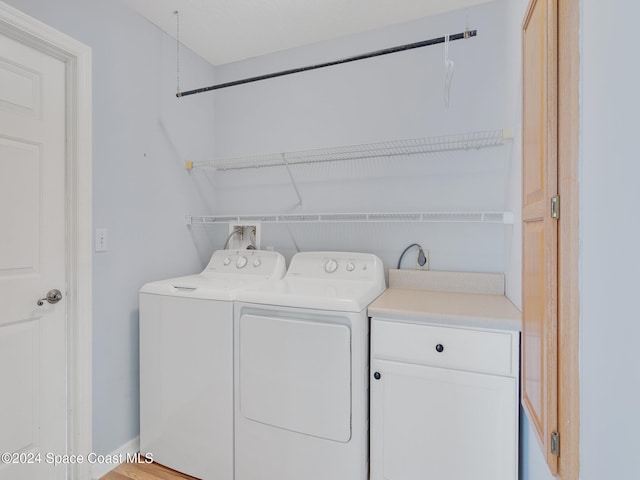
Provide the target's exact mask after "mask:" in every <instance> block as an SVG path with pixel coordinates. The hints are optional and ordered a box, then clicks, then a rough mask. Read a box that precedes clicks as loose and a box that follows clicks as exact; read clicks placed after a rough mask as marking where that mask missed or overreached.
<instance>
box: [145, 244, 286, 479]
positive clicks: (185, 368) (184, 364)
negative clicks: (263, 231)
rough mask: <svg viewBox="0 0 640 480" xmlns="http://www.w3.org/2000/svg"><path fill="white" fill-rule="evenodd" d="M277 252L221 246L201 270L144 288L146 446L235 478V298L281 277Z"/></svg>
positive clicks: (172, 463) (182, 466) (205, 472)
mask: <svg viewBox="0 0 640 480" xmlns="http://www.w3.org/2000/svg"><path fill="white" fill-rule="evenodd" d="M285 270H286V267H285V260H284V257H283V256H282V255H280V254H279V253H276V252H267V251H247V250H236V251H229V250H219V251H217V252H215V253H214V254H213V256H212V257H211V260H210V261H209V264H208V265H207V268H206V269H205V270H204V271H203V272H202V273H200V274H197V275H191V276H187V277H180V278H174V279H169V280H163V281H159V282H153V283H148V284H146V285H144V286H143V287H142V289H141V290H140V451H141V453H142V454H151V456H152V458H153V460H154V461H156V462H158V463H161V464H163V465H165V466H167V467H169V468H171V469H174V470H177V471H180V472H183V473H186V474H188V475H191V476H194V477H197V478H201V479H205V480H233V299H234V298H235V296H236V294H237V293H238V292H239V291H241V290H242V289H243V288H247V287H248V286H251V285H257V284H264V283H268V282H269V281H271V280H273V279H280V278H282V276H283V275H284V274H285Z"/></svg>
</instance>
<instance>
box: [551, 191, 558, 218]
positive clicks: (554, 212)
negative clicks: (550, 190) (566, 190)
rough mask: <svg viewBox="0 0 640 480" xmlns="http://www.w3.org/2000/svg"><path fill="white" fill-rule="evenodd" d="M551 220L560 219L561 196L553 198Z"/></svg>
mask: <svg viewBox="0 0 640 480" xmlns="http://www.w3.org/2000/svg"><path fill="white" fill-rule="evenodd" d="M551 218H560V195H554V196H553V197H551Z"/></svg>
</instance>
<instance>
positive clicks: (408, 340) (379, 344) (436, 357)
mask: <svg viewBox="0 0 640 480" xmlns="http://www.w3.org/2000/svg"><path fill="white" fill-rule="evenodd" d="M514 335H515V334H510V333H506V332H494V331H484V330H471V329H465V328H450V327H440V326H433V325H419V324H412V323H400V322H392V321H391V322H390V321H384V320H376V319H375V318H374V319H373V321H372V323H371V355H372V357H373V358H379V359H386V360H392V361H397V362H407V363H417V364H422V365H431V366H435V367H442V368H455V369H458V370H467V371H472V372H482V373H490V374H495V375H507V376H516V375H517V371H518V368H519V365H518V350H517V342H516V341H514Z"/></svg>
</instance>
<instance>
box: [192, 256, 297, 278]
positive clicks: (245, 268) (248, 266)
mask: <svg viewBox="0 0 640 480" xmlns="http://www.w3.org/2000/svg"><path fill="white" fill-rule="evenodd" d="M285 271H286V264H285V260H284V257H283V256H282V255H281V254H280V253H278V252H272V251H268V250H217V251H215V252H213V255H212V256H211V260H209V264H208V265H207V268H205V270H204V271H203V272H202V273H203V274H205V275H206V274H207V273H227V274H238V275H262V276H265V277H269V278H271V277H273V278H282V276H283V275H284V272H285Z"/></svg>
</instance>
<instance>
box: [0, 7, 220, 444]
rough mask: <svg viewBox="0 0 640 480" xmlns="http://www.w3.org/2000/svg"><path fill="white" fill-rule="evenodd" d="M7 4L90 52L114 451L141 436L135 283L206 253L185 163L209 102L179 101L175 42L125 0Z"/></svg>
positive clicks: (107, 431)
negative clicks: (190, 218)
mask: <svg viewBox="0 0 640 480" xmlns="http://www.w3.org/2000/svg"><path fill="white" fill-rule="evenodd" d="M8 3H9V4H11V5H12V6H14V7H16V8H18V9H20V10H22V11H24V12H25V13H27V14H29V15H31V16H33V17H35V18H37V19H39V20H41V21H43V22H45V23H47V24H49V25H50V26H52V27H54V28H57V29H59V30H61V31H62V32H64V33H66V34H67V35H69V36H71V37H74V38H75V39H77V40H80V41H81V42H84V43H85V44H87V45H89V46H90V47H91V48H92V50H93V135H94V136H93V175H94V180H93V197H94V198H93V216H94V226H95V227H103V228H107V229H108V232H109V236H108V243H109V251H108V252H102V253H95V254H94V262H93V288H94V290H93V302H94V304H93V337H94V340H93V402H94V403H93V417H94V421H93V437H94V450H95V451H96V452H98V453H108V452H112V451H113V450H114V449H116V448H118V447H120V446H121V445H122V444H124V443H125V442H127V441H129V440H131V439H132V438H134V437H135V436H136V435H138V423H139V421H138V419H139V407H138V298H137V291H138V289H139V288H140V286H141V285H142V284H143V283H144V282H146V281H149V280H152V279H159V278H167V277H170V276H176V275H178V274H184V273H188V272H193V271H197V270H199V269H200V268H201V266H202V262H203V257H204V256H206V255H208V254H209V253H210V247H209V245H206V244H205V245H204V246H203V245H201V244H198V243H197V241H196V243H194V238H193V236H191V235H190V234H189V232H188V230H187V229H186V228H185V226H184V222H183V215H184V214H185V213H191V212H192V211H194V210H197V211H202V210H206V209H208V207H207V206H206V204H205V202H204V201H203V200H202V198H201V195H200V193H199V192H200V188H201V185H199V184H198V183H197V181H196V180H197V179H194V178H193V177H192V176H190V175H189V174H188V173H186V171H185V170H184V168H183V166H182V165H183V162H184V160H185V159H187V158H199V157H203V156H205V155H207V154H209V152H211V151H212V150H213V141H212V138H211V133H210V132H211V129H212V126H213V105H212V100H211V99H210V98H207V97H200V98H198V99H182V100H178V99H176V98H175V95H174V94H175V89H176V84H175V42H174V41H171V40H170V39H169V38H168V37H167V36H166V35H163V34H161V33H160V32H159V30H157V29H156V28H155V27H153V26H152V25H151V24H149V23H147V22H146V21H144V20H142V18H141V17H139V16H138V15H136V14H134V13H132V12H130V11H129V10H127V9H125V8H124V7H122V6H121V5H120V3H119V2H116V1H104V0H56V1H51V0H8ZM181 70H182V74H181V75H182V77H183V80H182V82H183V83H185V84H188V83H190V82H193V84H194V85H198V86H199V85H201V84H203V83H209V82H211V81H212V80H213V73H214V72H213V68H212V67H211V66H210V65H208V64H206V63H205V62H204V61H202V60H200V59H199V58H198V57H196V56H194V55H193V54H190V52H188V51H186V50H185V51H183V53H182V67H181ZM196 240H197V239H196Z"/></svg>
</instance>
